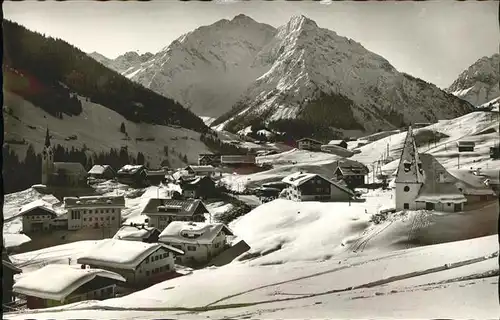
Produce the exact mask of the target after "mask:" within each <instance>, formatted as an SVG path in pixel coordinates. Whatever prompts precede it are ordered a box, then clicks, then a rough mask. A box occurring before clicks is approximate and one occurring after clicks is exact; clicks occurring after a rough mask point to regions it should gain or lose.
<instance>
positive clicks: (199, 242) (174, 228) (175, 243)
mask: <svg viewBox="0 0 500 320" xmlns="http://www.w3.org/2000/svg"><path fill="white" fill-rule="evenodd" d="M227 236H233V232H232V231H231V230H229V228H228V227H227V226H226V225H224V224H222V223H213V224H209V223H195V222H183V221H174V222H171V223H170V224H169V225H168V226H167V227H166V228H165V229H164V230H163V231H162V232H161V233H160V237H159V241H160V242H161V243H165V244H167V245H170V246H172V247H175V248H178V249H180V250H182V251H183V252H184V255H182V256H178V257H177V263H179V264H181V265H187V266H199V265H201V264H204V263H207V262H209V261H210V260H212V258H214V257H216V256H217V255H218V254H220V253H221V252H222V251H224V250H225V249H227V248H228V243H227Z"/></svg>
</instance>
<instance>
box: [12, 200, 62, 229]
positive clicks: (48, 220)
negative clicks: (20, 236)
mask: <svg viewBox="0 0 500 320" xmlns="http://www.w3.org/2000/svg"><path fill="white" fill-rule="evenodd" d="M18 215H19V216H22V221H23V232H24V233H27V234H29V233H33V232H40V231H45V232H48V231H50V230H51V225H52V221H53V220H54V219H55V218H56V217H57V214H56V211H55V210H54V206H53V205H52V204H51V203H48V202H46V201H44V200H42V199H39V200H35V201H33V202H30V203H28V204H26V205H24V206H22V207H21V208H20V209H19V213H18Z"/></svg>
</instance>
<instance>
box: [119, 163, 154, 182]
mask: <svg viewBox="0 0 500 320" xmlns="http://www.w3.org/2000/svg"><path fill="white" fill-rule="evenodd" d="M116 177H117V179H118V181H119V182H120V183H123V184H128V185H135V186H144V185H146V184H147V181H146V180H147V172H146V167H145V166H143V165H130V164H127V165H124V166H123V167H121V168H120V170H118V172H117V173H116Z"/></svg>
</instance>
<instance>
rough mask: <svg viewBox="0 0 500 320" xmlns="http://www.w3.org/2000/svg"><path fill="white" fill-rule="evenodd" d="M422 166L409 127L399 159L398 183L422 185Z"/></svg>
mask: <svg viewBox="0 0 500 320" xmlns="http://www.w3.org/2000/svg"><path fill="white" fill-rule="evenodd" d="M420 164H421V160H420V158H419V154H418V149H417V145H416V144H415V139H414V137H413V131H412V128H411V127H409V128H408V133H407V134H406V138H405V141H404V144H403V152H402V153H401V157H400V159H399V165H398V170H397V174H396V183H405V182H409V183H422V182H423V181H424V177H423V174H422V170H421V168H419V165H420Z"/></svg>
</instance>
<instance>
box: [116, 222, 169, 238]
mask: <svg viewBox="0 0 500 320" xmlns="http://www.w3.org/2000/svg"><path fill="white" fill-rule="evenodd" d="M159 235H160V230H158V229H156V228H154V227H148V226H147V225H145V224H135V223H133V224H130V225H124V226H122V227H121V228H120V230H118V232H116V234H115V235H114V237H113V239H118V240H127V241H142V242H146V243H156V242H158V236H159Z"/></svg>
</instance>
